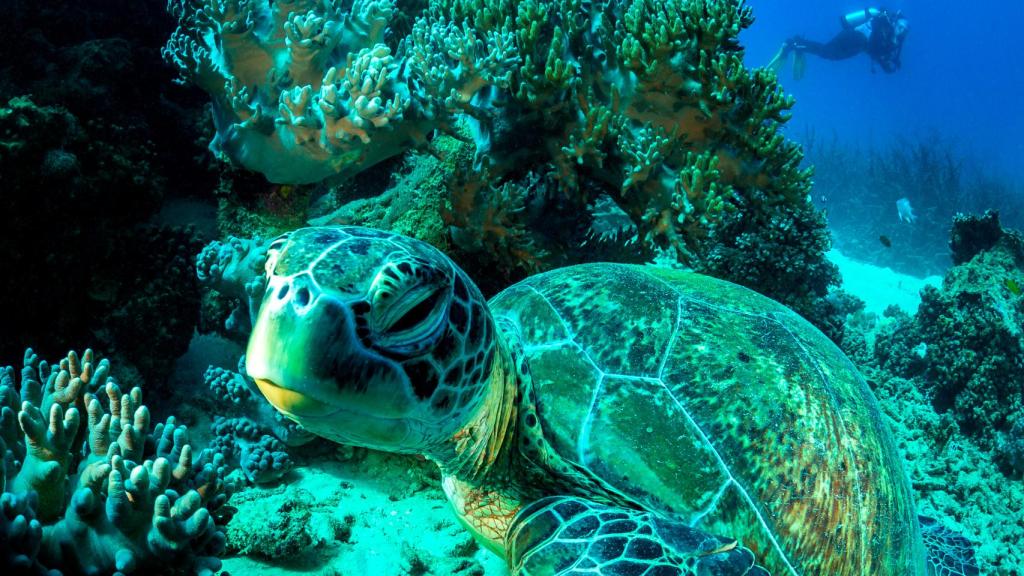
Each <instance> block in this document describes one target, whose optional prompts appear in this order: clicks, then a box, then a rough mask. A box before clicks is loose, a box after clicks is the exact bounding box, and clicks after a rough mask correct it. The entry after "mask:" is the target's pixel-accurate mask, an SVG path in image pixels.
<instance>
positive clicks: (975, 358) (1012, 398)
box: [880, 213, 1024, 449]
mask: <svg viewBox="0 0 1024 576" xmlns="http://www.w3.org/2000/svg"><path fill="white" fill-rule="evenodd" d="M952 248H953V250H954V253H955V254H956V257H957V259H958V260H961V263H960V264H959V265H957V266H954V267H953V268H952V269H950V271H949V272H948V273H947V274H946V277H945V279H944V280H943V285H942V289H941V290H939V289H935V288H931V287H928V288H926V289H925V290H923V291H922V293H921V306H920V309H919V310H918V312H917V314H916V315H915V316H914V318H913V319H912V320H909V319H906V321H905V322H904V323H902V324H901V325H899V326H896V327H894V328H892V329H891V336H889V337H887V339H886V340H887V344H888V346H887V348H886V349H885V350H884V351H882V352H881V354H883V357H882V358H881V359H880V360H881V361H882V364H883V365H884V366H886V367H888V368H890V369H893V370H894V371H895V373H897V374H900V375H902V376H904V377H913V376H916V375H920V376H921V377H922V385H923V389H924V392H925V393H926V394H927V396H928V397H929V399H930V400H931V402H932V403H933V404H934V405H935V407H936V409H937V410H939V411H940V412H946V411H947V410H948V411H951V412H952V414H953V415H954V416H955V418H956V420H957V422H958V424H959V425H960V426H961V428H962V429H963V431H964V433H966V434H968V435H971V436H972V437H974V439H975V441H977V442H978V443H979V445H980V446H981V447H982V448H984V449H991V448H993V447H994V444H995V442H996V440H997V438H998V435H999V434H1005V433H1008V432H1009V430H1010V427H1011V425H1012V424H1013V421H1014V419H1015V418H1016V417H1017V416H1018V415H1019V414H1020V413H1021V412H1022V410H1024V378H1022V376H1021V374H1022V368H1024V299H1022V298H1021V293H1020V289H1019V288H1017V289H1016V290H1015V289H1014V287H1015V286H1018V285H1024V269H1022V267H1021V266H1022V264H1024V238H1022V237H1021V235H1020V234H1019V233H1017V232H1015V231H1006V230H1002V229H1001V227H1000V226H999V219H998V215H997V214H996V213H988V214H986V215H985V216H983V217H980V218H979V217H971V216H958V217H957V219H956V221H955V222H954V225H953V242H952ZM915 350H916V352H915ZM894 357H895V358H894ZM915 359H916V360H915Z"/></svg>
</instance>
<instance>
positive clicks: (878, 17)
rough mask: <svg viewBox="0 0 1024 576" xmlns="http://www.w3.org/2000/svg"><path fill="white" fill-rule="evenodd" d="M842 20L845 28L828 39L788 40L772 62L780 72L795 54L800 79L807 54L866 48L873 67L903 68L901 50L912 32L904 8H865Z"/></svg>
mask: <svg viewBox="0 0 1024 576" xmlns="http://www.w3.org/2000/svg"><path fill="white" fill-rule="evenodd" d="M841 22H842V27H843V29H842V30H841V31H840V32H839V34H836V36H835V37H834V38H832V39H831V40H829V41H828V42H826V43H822V42H813V41H811V40H806V39H804V38H803V37H801V36H794V37H793V38H790V39H789V40H786V42H785V43H784V44H783V45H782V48H781V49H779V52H778V53H777V54H776V55H775V57H774V58H772V61H771V62H769V63H768V66H769V67H770V68H772V69H774V70H775V71H776V72H778V70H779V69H780V68H782V66H783V65H784V64H785V63H786V61H787V60H788V58H789V56H790V55H791V54H792V55H793V77H794V78H795V79H797V80H799V79H800V78H802V77H803V75H804V68H805V66H806V64H805V60H804V55H805V54H813V55H815V56H818V57H820V58H824V59H826V60H846V59H847V58H853V57H854V56H856V55H857V54H860V53H861V52H866V53H867V55H868V56H870V57H871V62H872V68H871V69H872V71H874V64H876V63H877V64H878V65H879V66H881V68H882V70H884V71H885V72H886V73H889V74H891V73H893V72H895V71H896V70H898V69H899V68H900V53H901V52H902V51H903V41H904V40H905V39H906V37H907V32H908V22H907V19H906V18H904V17H903V13H902V12H899V11H896V12H890V11H889V10H886V9H884V8H865V9H864V10H858V11H856V12H851V13H849V14H847V15H846V16H843V17H842V18H841Z"/></svg>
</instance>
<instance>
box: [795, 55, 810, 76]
mask: <svg viewBox="0 0 1024 576" xmlns="http://www.w3.org/2000/svg"><path fill="white" fill-rule="evenodd" d="M806 71H807V57H806V56H804V53H803V51H802V50H794V51H793V80H801V79H803V77H804V72H806Z"/></svg>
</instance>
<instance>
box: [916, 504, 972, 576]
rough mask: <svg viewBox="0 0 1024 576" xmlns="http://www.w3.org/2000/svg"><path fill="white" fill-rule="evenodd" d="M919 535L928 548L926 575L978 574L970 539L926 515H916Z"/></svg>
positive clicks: (954, 575) (970, 575)
mask: <svg viewBox="0 0 1024 576" xmlns="http://www.w3.org/2000/svg"><path fill="white" fill-rule="evenodd" d="M918 520H920V522H921V537H922V538H923V539H924V547H925V548H926V549H927V550H928V576H978V575H979V574H981V571H980V570H979V569H978V563H977V561H976V560H975V559H974V547H973V546H971V542H970V540H968V539H967V538H964V537H963V536H961V535H959V534H957V533H956V532H953V531H952V530H950V529H949V528H946V527H945V526H942V525H941V524H939V523H938V522H937V521H935V520H934V519H932V518H929V517H927V516H918Z"/></svg>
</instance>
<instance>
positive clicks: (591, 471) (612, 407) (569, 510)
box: [246, 227, 977, 576]
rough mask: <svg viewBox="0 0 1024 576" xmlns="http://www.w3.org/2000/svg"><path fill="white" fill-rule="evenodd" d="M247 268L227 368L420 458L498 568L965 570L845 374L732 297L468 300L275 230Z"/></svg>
mask: <svg viewBox="0 0 1024 576" xmlns="http://www.w3.org/2000/svg"><path fill="white" fill-rule="evenodd" d="M266 269H267V280H268V282H267V289H266V294H265V296H264V298H263V302H262V305H261V307H260V310H259V313H258V316H257V320H256V322H255V324H254V328H253V332H252V335H251V337H250V340H249V345H248V350H247V360H246V368H247V371H248V372H249V375H250V376H251V377H253V378H254V379H255V381H256V383H257V384H258V386H259V388H260V389H261V391H262V392H263V394H264V395H265V396H266V397H267V399H268V400H269V401H270V402H271V404H273V405H274V406H275V407H276V408H277V409H278V410H280V411H281V412H282V413H284V414H285V415H286V416H288V417H290V418H292V419H294V420H295V421H296V422H299V423H300V424H302V426H304V427H305V428H307V429H309V430H310V431H312V432H315V433H317V434H320V435H322V436H324V437H326V438H329V439H332V440H336V441H338V442H343V443H349V444H356V445H361V446H366V447H369V448H375V449H380V450H386V451H391V452H401V453H413V454H422V455H425V456H426V457H427V458H429V459H430V460H432V461H434V462H436V463H437V464H438V465H439V466H440V468H441V471H442V477H443V488H444V491H445V493H446V494H447V496H448V498H449V499H450V501H451V503H452V504H453V507H454V509H455V512H456V514H457V515H458V517H459V519H460V520H461V521H462V522H463V524H464V525H465V526H466V527H467V528H468V529H469V530H471V531H472V532H473V534H474V535H475V536H476V537H477V539H478V540H479V541H480V542H481V543H482V544H483V545H484V546H486V547H487V548H489V549H491V550H493V551H495V552H497V553H499V554H502V555H504V556H505V558H506V559H507V560H508V562H509V566H510V568H511V570H512V572H513V574H516V575H522V576H525V575H531V576H532V575H568V574H603V575H606V576H608V575H645V576H654V575H657V576H666V575H671V574H718V575H740V574H747V575H755V574H760V575H763V574H769V573H771V574H786V575H791V574H792V575H795V574H800V575H812V574H822V575H824V574H827V575H833V576H841V575H858V576H862V575H871V576H885V575H899V576H908V575H910V576H918V575H920V576H924V575H930V574H949V575H953V574H958V575H965V574H976V573H977V570H976V568H974V567H973V565H972V562H973V556H972V553H971V552H970V549H969V546H967V543H966V541H965V540H963V539H962V538H960V537H957V536H956V535H953V534H951V533H948V532H946V531H944V530H942V529H941V528H938V525H937V524H935V523H933V522H927V523H922V522H919V520H918V518H917V516H916V514H915V512H914V502H913V497H912V494H911V491H910V487H909V484H908V481H907V479H906V476H905V474H904V472H903V469H902V467H901V464H900V459H899V456H898V455H897V452H896V450H895V448H894V446H893V444H892V442H891V440H890V439H889V437H888V435H887V432H886V429H885V426H884V425H883V423H882V419H881V416H880V413H879V410H878V406H877V405H876V402H875V400H874V397H873V396H872V394H871V392H870V391H869V389H868V387H867V385H866V383H865V382H864V380H863V379H862V378H861V377H860V376H859V375H858V373H857V370H856V369H855V368H854V366H853V365H852V364H851V363H850V361H849V360H848V359H847V358H846V357H845V356H844V355H843V354H842V353H841V352H840V351H839V349H838V348H837V347H836V346H834V345H833V344H832V343H831V342H830V341H829V340H828V339H827V338H826V337H825V336H824V335H822V334H821V333H820V332H819V331H818V330H816V329H815V328H814V327H812V326H811V324H809V323H808V322H806V321H805V320H803V319H802V318H801V317H799V316H798V315H797V314H795V313H793V312H792V311H790V310H789V309H787V308H785V307H783V306H782V305H780V304H778V303H776V302H774V301H772V300H769V299H767V298H765V297H763V296H760V295H758V294H756V293H755V292H753V291H751V290H748V289H746V288H742V287H740V286H737V285H734V284H731V283H729V282H725V281H722V280H716V279H713V278H710V277H707V276H702V275H699V274H696V273H691V272H685V271H680V270H674V269H668V268H661V267H653V266H635V265H622V264H609V263H602V264H585V265H578V266H572V267H567V268H562V269H559V270H555V271H552V272H547V273H543V274H538V275H536V276H532V277H530V278H528V279H526V280H524V281H522V282H520V283H518V284H515V285H513V286H512V287H510V288H508V289H506V290H505V291H503V292H501V293H500V294H498V295H497V296H495V297H494V298H493V299H491V300H490V302H487V301H486V300H485V299H484V298H483V296H481V294H480V292H479V290H478V289H477V288H476V287H475V285H474V284H473V282H472V281H471V280H470V279H469V278H468V277H467V275H466V274H465V273H464V272H463V271H462V270H460V269H459V268H458V267H457V266H456V265H455V264H454V263H453V262H452V261H451V260H449V259H448V258H447V257H446V256H445V255H444V254H442V253H441V252H439V251H438V250H436V249H435V248H433V247H431V246H430V245H428V244H425V243H423V242H420V241H417V240H413V239H410V238H407V237H403V236H399V235H396V234H393V233H389V232H383V231H379V230H373V229H368V228H359V227H315V228H303V229H300V230H296V231H294V232H292V233H290V234H287V235H285V236H283V237H281V238H279V239H278V240H276V241H275V242H274V243H273V244H271V247H270V250H269V254H268V259H267V265H266ZM718 534H722V535H724V536H717V535H718ZM929 548H930V549H931V550H932V551H933V552H932V554H931V555H929Z"/></svg>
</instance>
